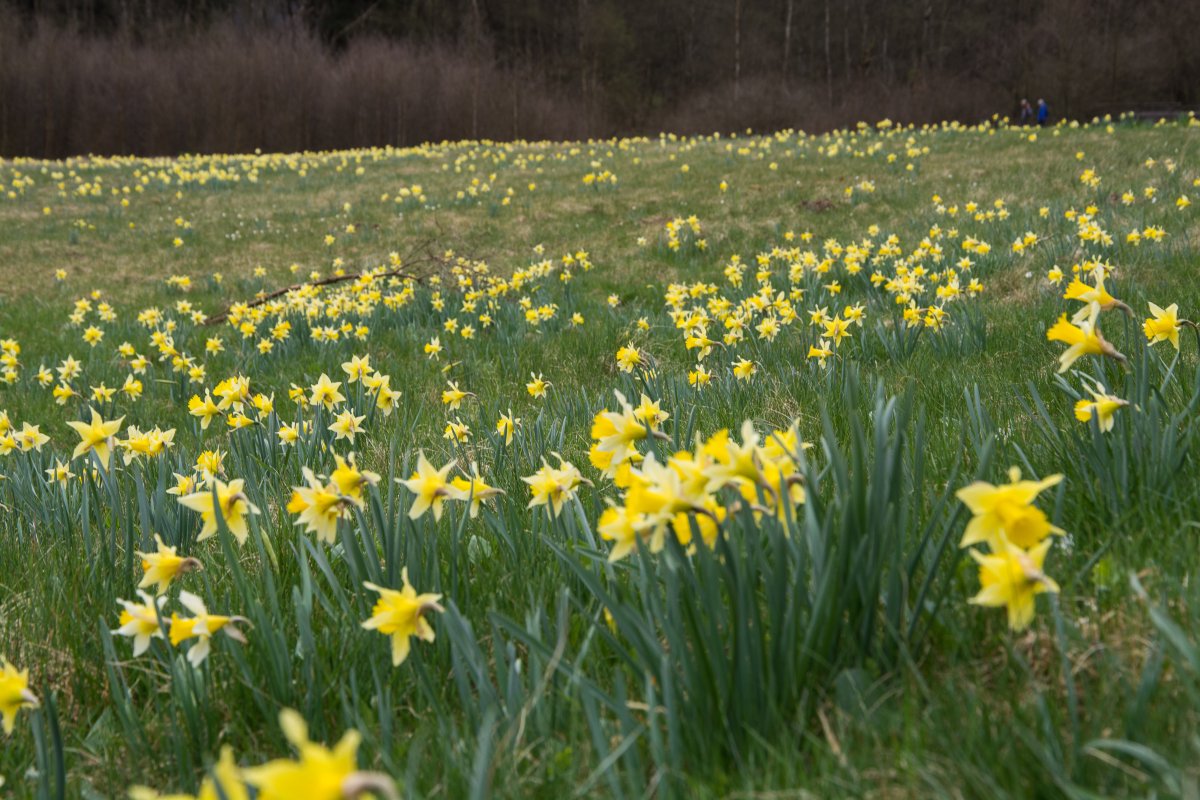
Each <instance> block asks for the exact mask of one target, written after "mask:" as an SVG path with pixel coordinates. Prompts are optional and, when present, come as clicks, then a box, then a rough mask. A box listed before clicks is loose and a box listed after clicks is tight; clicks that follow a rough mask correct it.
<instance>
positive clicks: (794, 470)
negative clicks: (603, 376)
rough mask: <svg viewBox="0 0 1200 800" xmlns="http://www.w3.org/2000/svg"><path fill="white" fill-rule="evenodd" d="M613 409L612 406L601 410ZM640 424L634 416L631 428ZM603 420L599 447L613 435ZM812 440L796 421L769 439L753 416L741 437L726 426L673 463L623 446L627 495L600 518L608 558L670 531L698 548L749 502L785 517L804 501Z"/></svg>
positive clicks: (759, 511)
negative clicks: (806, 453) (805, 459)
mask: <svg viewBox="0 0 1200 800" xmlns="http://www.w3.org/2000/svg"><path fill="white" fill-rule="evenodd" d="M606 413H611V412H601V414H602V415H603V414H606ZM597 420H598V422H599V420H600V417H599V416H598V417H597ZM633 424H634V423H633V422H629V423H628V425H629V427H630V428H631V429H632V428H633ZM597 427H600V426H599V425H597V426H594V427H593V437H595V438H597V443H596V445H595V446H594V448H595V447H599V446H602V445H607V444H608V439H609V438H610V437H602V436H597V434H598V433H600V434H603V433H606V432H607V429H606V428H600V430H597ZM620 445H621V447H622V448H627V446H628V445H627V443H625V442H620ZM806 447H808V445H807V444H805V443H804V442H803V441H802V440H801V439H800V434H799V429H798V426H797V424H796V423H793V424H792V425H791V426H790V427H789V428H787V429H784V430H775V431H772V432H771V433H770V434H769V435H768V436H767V437H765V439H764V438H763V437H761V436H760V435H759V433H758V431H756V430H755V428H754V425H753V424H752V423H751V422H749V421H747V422H745V423H744V424H743V425H742V429H741V441H740V442H739V441H737V440H735V439H733V438H732V437H731V436H730V435H729V432H728V431H726V430H721V431H718V432H717V433H715V434H714V435H713V436H711V437H709V438H708V439H707V440H699V439H698V440H697V443H696V446H695V448H694V449H693V450H691V451H688V450H683V451H680V452H678V453H675V454H674V455H672V456H670V457H668V458H667V460H666V463H660V462H659V460H658V458H657V457H656V456H655V455H654V453H649V454H647V455H645V456H644V457H640V454H637V455H634V454H632V453H630V454H629V455H624V453H625V452H626V449H621V450H616V451H615V452H614V460H615V458H616V457H618V456H620V457H622V458H623V459H624V461H623V462H622V463H623V464H624V465H627V466H626V468H624V469H617V470H616V471H615V472H613V476H614V482H615V483H616V485H617V487H618V488H620V489H621V490H622V496H621V498H620V500H619V501H616V502H613V501H610V505H609V507H608V509H606V510H605V511H604V513H603V514H602V515H601V517H600V520H599V523H598V524H597V528H598V530H599V532H600V535H601V537H603V538H604V539H605V540H607V541H610V542H612V543H613V548H612V550H611V551H610V552H609V560H610V561H618V560H620V559H622V558H625V557H626V556H628V555H629V554H630V553H633V552H635V551H636V550H637V549H638V547H639V545H640V546H645V547H646V548H647V549H648V550H649V551H650V552H651V553H657V552H659V551H661V550H662V549H663V547H665V546H666V542H667V537H669V536H673V537H674V538H675V539H676V540H677V541H678V542H679V543H680V544H681V545H683V546H684V547H687V548H691V547H695V546H696V541H695V539H696V534H697V533H698V534H699V538H700V540H701V541H702V542H703V543H704V545H706V546H708V547H712V546H713V544H714V543H715V542H716V540H717V536H718V535H719V534H720V531H721V526H722V524H723V523H724V522H725V520H726V518H727V517H728V516H729V514H730V513H732V512H734V511H736V510H737V509H738V508H740V507H743V506H748V507H749V508H750V509H752V510H753V512H754V514H755V515H756V516H762V515H768V516H773V517H777V518H779V519H784V518H785V517H786V515H787V514H788V513H789V512H790V510H791V509H793V508H794V507H795V506H797V505H799V504H801V503H803V502H804V501H805V497H806V495H805V489H804V481H803V478H802V476H801V471H800V463H801V462H800V459H801V455H800V454H801V452H802V451H803V450H804V449H805V448H806ZM600 452H602V453H604V452H608V451H606V450H602V451H600ZM593 461H595V459H593ZM609 466H610V467H611V464H610V465H609ZM610 471H612V470H611V469H610ZM730 490H732V491H730Z"/></svg>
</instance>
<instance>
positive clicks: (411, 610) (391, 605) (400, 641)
mask: <svg viewBox="0 0 1200 800" xmlns="http://www.w3.org/2000/svg"><path fill="white" fill-rule="evenodd" d="M401 580H402V581H403V582H404V586H403V588H401V589H400V590H396V589H385V588H383V587H381V586H376V585H375V584H373V583H364V584H363V585H364V586H366V587H367V588H368V589H370V590H371V591H373V592H378V593H379V600H378V601H376V603H375V607H374V608H373V609H372V610H371V618H370V619H368V620H367V621H366V622H364V623H362V626H363V628H365V629H366V630H369V631H379V632H380V633H382V634H383V635H385V636H390V637H392V666H396V667H398V666H400V665H401V664H403V663H404V660H405V659H406V658H408V653H409V648H410V646H411V645H410V642H409V639H410V638H411V637H413V636H416V637H417V638H418V639H420V640H421V641H424V642H432V641H433V638H434V633H433V627H432V626H430V624H429V621H428V620H427V619H425V615H426V614H427V613H429V612H430V611H437V612H441V611H442V610H443V609H442V607H441V606H440V605H438V601H439V600H441V599H442V596H441V595H440V594H417V590H416V589H414V588H413V586H412V584H411V583H409V582H408V568H407V567H405V568H404V570H403V571H402V572H401Z"/></svg>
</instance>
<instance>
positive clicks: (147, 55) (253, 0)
mask: <svg viewBox="0 0 1200 800" xmlns="http://www.w3.org/2000/svg"><path fill="white" fill-rule="evenodd" d="M1197 31H1200V3H1194V2H1191V3H1189V2H1178V0H1006V1H1005V2H995V1H994V0H919V1H918V2H890V1H889V0H345V2H319V1H318V0H307V1H306V0H244V1H243V2H237V1H236V0H0V155H4V156H10V157H11V156H16V155H30V156H64V155H69V154H74V153H85V152H96V153H138V154H168V153H178V152H195V151H205V152H209V151H221V152H233V151H245V150H249V149H253V148H255V147H261V148H263V149H264V150H303V149H318V148H331V147H352V146H361V145H384V144H395V145H407V144H416V143H419V142H422V141H427V140H432V141H438V140H443V139H459V138H493V139H513V138H529V139H532V138H564V137H571V138H579V137H592V136H596V137H599V136H608V135H612V134H615V133H623V134H624V133H656V132H658V131H659V130H671V131H677V132H681V133H682V132H712V131H718V130H720V131H730V130H743V129H745V128H747V127H752V128H755V129H758V130H766V129H776V128H785V127H795V128H802V129H805V130H810V131H813V130H820V129H825V128H829V127H832V126H836V125H844V124H849V123H852V122H855V121H857V120H860V119H862V120H878V119H882V118H884V117H888V118H891V119H894V120H897V121H904V122H908V121H914V122H929V121H937V120H942V119H959V120H963V121H966V122H973V121H977V120H980V119H983V118H987V117H989V116H991V115H992V114H996V113H998V114H1002V115H1009V116H1014V117H1015V114H1016V108H1017V103H1018V102H1019V101H1020V99H1021V98H1022V97H1028V98H1029V99H1030V100H1031V101H1033V102H1036V100H1037V98H1038V97H1045V98H1046V99H1047V101H1048V102H1049V103H1050V105H1051V108H1052V112H1053V114H1054V115H1055V117H1061V116H1069V117H1090V116H1093V115H1096V114H1104V113H1110V112H1111V113H1117V112H1120V111H1123V110H1126V109H1129V108H1141V109H1147V110H1154V111H1162V112H1167V111H1175V110H1180V109H1184V108H1192V107H1195V106H1196V105H1197V104H1200V46H1197V43H1196V42H1195V41H1194V40H1195V36H1196V33H1197Z"/></svg>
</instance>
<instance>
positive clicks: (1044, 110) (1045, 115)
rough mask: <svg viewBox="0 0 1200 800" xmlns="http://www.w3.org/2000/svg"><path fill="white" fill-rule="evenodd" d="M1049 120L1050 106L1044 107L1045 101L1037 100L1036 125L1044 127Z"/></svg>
mask: <svg viewBox="0 0 1200 800" xmlns="http://www.w3.org/2000/svg"><path fill="white" fill-rule="evenodd" d="M1049 119H1050V106H1048V105H1046V101H1045V100H1041V99H1039V100H1038V107H1037V123H1038V125H1045V124H1046V123H1047V122H1048V121H1049Z"/></svg>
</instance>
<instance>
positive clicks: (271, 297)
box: [204, 269, 424, 325]
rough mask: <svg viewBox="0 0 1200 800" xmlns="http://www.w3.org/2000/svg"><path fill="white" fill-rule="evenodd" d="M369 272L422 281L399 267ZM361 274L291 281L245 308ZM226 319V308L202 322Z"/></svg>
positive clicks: (379, 275) (377, 276) (385, 276)
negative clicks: (307, 287)
mask: <svg viewBox="0 0 1200 800" xmlns="http://www.w3.org/2000/svg"><path fill="white" fill-rule="evenodd" d="M370 274H371V277H372V278H404V279H406V280H410V281H416V282H417V283H422V282H424V279H423V278H421V277H420V276H418V275H412V274H410V273H408V272H405V271H404V270H401V269H391V270H388V271H387V272H376V273H370ZM362 276H363V273H361V272H356V273H353V274H349V273H348V274H346V275H333V276H331V277H328V278H322V279H321V280H319V281H305V282H304V283H293V284H292V285H291V286H285V287H283V288H282V289H276V290H275V291H273V292H271V293H270V294H264V295H262V296H261V297H256V298H255V299H254V300H252V301H250V302H249V303H246V308H254V307H255V306H261V305H262V304H263V303H267V302H270V301H271V300H274V299H275V298H276V297H282V296H283V295H285V294H287V293H288V292H294V291H296V290H297V289H300V288H303V287H305V286H329V285H330V284H334V283H345V282H346V281H356V280H358V279H359V278H361V277H362ZM227 319H229V311H228V310H226V311H224V312H222V313H220V314H217V315H216V316H215V317H209V318H208V319H206V320H204V324H205V325H220V324H221V323H222V322H224V321H225V320H227Z"/></svg>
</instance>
